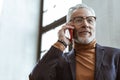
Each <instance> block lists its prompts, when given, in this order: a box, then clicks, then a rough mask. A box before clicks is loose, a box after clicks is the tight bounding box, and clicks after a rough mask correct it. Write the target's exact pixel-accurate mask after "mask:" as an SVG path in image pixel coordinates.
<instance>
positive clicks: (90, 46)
mask: <svg viewBox="0 0 120 80" xmlns="http://www.w3.org/2000/svg"><path fill="white" fill-rule="evenodd" d="M95 45H96V39H94V40H93V41H91V42H90V43H89V44H80V43H76V42H75V43H74V49H75V50H76V51H79V50H87V49H93V48H95Z"/></svg>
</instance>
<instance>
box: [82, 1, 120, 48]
mask: <svg viewBox="0 0 120 80" xmlns="http://www.w3.org/2000/svg"><path fill="white" fill-rule="evenodd" d="M82 2H83V3H85V4H87V5H89V6H91V7H93V8H94V9H95V12H96V15H97V32H96V33H97V35H96V37H97V41H98V43H100V44H102V45H107V46H112V47H117V48H120V45H119V44H120V15H119V14H120V5H119V3H120V0H83V1H82Z"/></svg>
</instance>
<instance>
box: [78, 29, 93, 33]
mask: <svg viewBox="0 0 120 80" xmlns="http://www.w3.org/2000/svg"><path fill="white" fill-rule="evenodd" d="M78 32H92V31H91V30H90V29H80V30H78Z"/></svg>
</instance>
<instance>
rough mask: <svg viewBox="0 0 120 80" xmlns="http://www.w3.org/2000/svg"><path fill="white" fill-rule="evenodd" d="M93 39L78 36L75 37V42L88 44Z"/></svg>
mask: <svg viewBox="0 0 120 80" xmlns="http://www.w3.org/2000/svg"><path fill="white" fill-rule="evenodd" d="M92 40H93V39H91V38H80V37H79V38H78V39H75V42H77V43H80V44H89V43H90V42H91V41H92Z"/></svg>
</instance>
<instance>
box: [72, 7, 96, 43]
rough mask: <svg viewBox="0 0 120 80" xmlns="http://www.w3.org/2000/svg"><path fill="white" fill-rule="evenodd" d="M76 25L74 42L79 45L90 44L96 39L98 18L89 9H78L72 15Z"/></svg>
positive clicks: (73, 22)
mask: <svg viewBox="0 0 120 80" xmlns="http://www.w3.org/2000/svg"><path fill="white" fill-rule="evenodd" d="M71 22H72V24H73V25H74V27H75V29H74V33H73V35H74V40H75V42H77V43H82V44H88V43H90V42H91V41H92V40H93V39H95V26H96V18H95V15H93V14H92V13H91V12H90V11H89V10H88V9H86V8H82V9H77V10H75V11H74V12H73V14H72V15H71Z"/></svg>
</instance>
